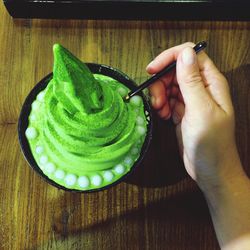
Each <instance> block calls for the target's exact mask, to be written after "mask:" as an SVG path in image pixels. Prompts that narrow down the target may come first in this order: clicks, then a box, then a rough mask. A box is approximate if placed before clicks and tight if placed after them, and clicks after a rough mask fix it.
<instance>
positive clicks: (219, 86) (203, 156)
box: [147, 43, 242, 189]
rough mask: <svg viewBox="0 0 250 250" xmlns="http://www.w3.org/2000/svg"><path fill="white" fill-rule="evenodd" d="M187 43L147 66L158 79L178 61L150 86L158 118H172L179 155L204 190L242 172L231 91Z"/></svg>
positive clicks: (208, 62)
mask: <svg viewBox="0 0 250 250" xmlns="http://www.w3.org/2000/svg"><path fill="white" fill-rule="evenodd" d="M193 46H194V44H192V43H185V44H182V45H179V46H176V47H173V48H171V49H168V50H166V51H164V52H162V53H161V54H160V55H159V56H157V57H156V58H155V59H154V60H153V61H152V62H151V63H150V64H149V65H148V67H147V71H148V73H150V74H155V73H157V72H159V71H160V70H162V69H163V68H164V67H165V66H166V65H168V64H170V63H171V62H173V61H174V60H176V61H177V65H176V72H172V73H170V74H168V75H166V76H164V77H163V78H161V79H160V80H158V81H157V82H156V83H155V84H153V85H152V86H151V87H150V93H151V96H152V97H151V98H152V99H151V100H152V105H153V107H154V108H155V109H156V110H157V111H158V114H159V115H160V117H162V118H164V119H168V118H170V117H171V116H172V119H173V122H174V123H175V124H176V133H177V139H178V143H179V149H180V153H181V155H182V156H183V161H184V165H185V167H186V170H187V172H188V173H189V175H190V176H191V177H192V178H193V179H194V180H195V181H197V183H198V185H199V186H200V187H201V189H206V188H207V187H209V186H213V185H215V186H217V185H219V183H220V182H221V181H222V180H223V179H225V178H230V177H233V176H234V175H235V174H238V173H240V172H242V169H241V168H240V167H239V166H240V164H239V156H238V153H237V149H236V143H235V138H234V110H233V105H232V102H231V98H230V93H229V87H228V83H227V80H226V79H225V77H224V76H223V75H222V74H221V73H220V72H219V70H218V69H217V68H216V66H215V65H214V64H213V62H212V61H211V59H210V58H209V57H208V56H207V55H206V53H205V52H203V51H202V52H200V53H199V54H198V55H196V54H195V52H194V50H193V49H192V47H193Z"/></svg>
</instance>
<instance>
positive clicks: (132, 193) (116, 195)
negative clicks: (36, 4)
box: [0, 3, 250, 250]
mask: <svg viewBox="0 0 250 250" xmlns="http://www.w3.org/2000/svg"><path fill="white" fill-rule="evenodd" d="M249 38H250V23H244V22H184V21H183V22H167V21H164V22H163V21H154V22H153V21H130V22H126V21H73V20H67V21H60V20H12V19H11V17H10V16H9V15H8V14H7V12H6V10H5V9H4V6H3V4H2V3H1V4H0V60H1V64H0V89H1V96H0V145H1V146H0V171H1V174H0V249H60V250H62V249H67V250H68V249H87V250H89V249H93V250H99V249H108V250H109V249H150V250H151V249H171V250H172V249H192V250H193V249H209V250H210V249H219V246H218V243H217V240H216V237H215V234H214V230H213V227H212V223H211V219H210V216H209V213H208V209H207V206H206V203H205V200H204V198H203V196H202V194H201V192H200V191H199V189H198V188H197V186H196V184H195V183H194V182H193V181H192V180H191V179H190V178H189V177H188V176H187V174H186V173H185V171H184V168H183V165H182V162H181V160H180V158H179V156H178V152H177V144H176V138H175V134H174V127H173V124H172V123H171V121H167V122H164V121H160V120H159V119H157V117H156V118H155V128H154V139H153V142H152V145H151V148H150V150H149V152H148V155H147V157H146V159H145V161H144V162H143V164H142V165H141V166H140V168H138V170H137V171H136V172H135V173H134V174H133V175H132V176H131V177H130V178H128V179H127V180H126V181H124V182H123V183H121V184H119V185H117V186H115V187H112V188H110V189H109V190H106V191H102V192H97V193H90V194H75V193H69V192H64V191H60V190H57V189H56V188H54V187H52V186H50V185H48V184H47V183H45V182H44V181H43V180H42V179H41V178H40V177H39V176H38V175H37V174H36V173H34V172H33V171H32V169H31V168H30V167H29V166H28V164H27V162H26V161H25V160H24V157H23V155H22V153H21V150H20V147H19V144H18V138H17V120H18V115H19V112H20V108H21V105H22V103H23V101H24V99H25V97H26V95H27V94H28V93H29V91H30V90H31V88H32V87H33V86H34V85H35V84H36V82H38V81H39V80H40V79H41V78H42V77H43V76H45V75H46V74H48V73H49V72H51V70H52V63H53V57H52V45H53V44H54V43H56V42H59V43H61V44H63V45H64V46H65V47H67V48H69V49H70V50H71V51H72V52H73V53H75V54H76V55H77V56H79V57H80V58H82V59H83V60H84V61H86V62H97V63H104V64H107V65H112V66H113V67H116V68H119V69H121V70H122V71H124V72H125V73H127V74H128V75H130V76H131V77H132V78H133V79H134V80H135V81H136V82H138V83H139V82H141V81H143V80H145V78H147V74H146V72H145V67H146V65H147V63H148V62H149V61H151V59H153V58H154V57H155V56H156V55H157V54H158V53H160V52H161V51H163V50H164V49H166V48H169V47H171V46H173V45H176V44H180V43H183V42H185V41H200V40H207V41H208V44H209V47H208V49H207V52H208V53H209V55H210V56H211V57H212V59H213V60H214V61H215V63H216V64H217V65H218V67H219V68H220V69H221V71H222V72H224V73H225V75H226V76H227V78H228V79H229V81H230V85H231V91H232V97H233V102H234V106H235V110H236V119H237V121H236V133H237V143H238V146H239V151H240V156H241V159H242V163H243V164H244V167H245V169H246V171H247V173H248V175H250V157H249V153H250V129H249V124H250V102H249V98H250V80H249V79H250V42H249Z"/></svg>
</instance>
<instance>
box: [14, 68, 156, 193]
mask: <svg viewBox="0 0 250 250" xmlns="http://www.w3.org/2000/svg"><path fill="white" fill-rule="evenodd" d="M85 64H86V65H87V66H88V68H89V69H90V71H91V72H92V73H93V74H101V75H105V76H109V77H111V78H113V79H115V80H117V81H119V82H121V83H122V84H124V85H125V86H126V87H128V88H129V89H130V90H134V89H135V88H136V84H135V82H134V81H133V80H132V79H131V78H130V77H129V76H127V75H126V74H125V73H123V72H122V71H120V70H118V69H116V68H113V67H111V66H107V65H104V64H98V63H85ZM52 77H53V73H49V74H48V75H46V76H45V77H44V78H42V79H41V80H40V81H39V82H38V83H37V84H36V85H35V86H34V87H33V88H32V90H31V91H30V92H29V94H28V95H27V97H26V99H25V101H24V103H23V105H22V108H21V112H20V115H19V118H18V140H19V144H20V146H21V149H22V153H23V155H24V158H25V159H26V161H27V162H28V164H29V166H30V167H31V168H32V169H33V170H35V172H36V173H37V174H38V175H39V176H40V177H41V178H42V179H43V180H45V181H46V182H47V183H49V184H50V185H52V186H54V187H56V188H58V189H61V190H64V191H68V192H76V193H92V192H98V191H102V190H106V189H109V188H111V187H112V186H115V185H117V184H119V183H121V182H122V181H124V180H125V179H126V178H127V177H128V176H130V175H131V174H132V173H133V171H134V170H135V168H137V167H138V166H139V165H140V163H141V162H142V160H143V159H144V157H145V155H146V153H147V151H148V149H149V146H150V143H151V140H152V131H153V120H152V119H153V116H152V109H151V107H150V105H149V102H148V101H147V98H146V96H145V95H144V94H143V93H140V94H139V95H140V96H141V97H142V99H143V104H144V112H145V111H147V112H148V115H147V117H148V118H149V119H147V135H146V137H145V140H144V142H143V145H142V147H141V153H140V156H139V158H138V159H137V160H136V161H135V162H134V164H133V165H132V166H131V168H130V170H129V171H128V172H127V173H126V174H124V175H123V176H121V177H120V178H119V179H118V180H116V181H115V182H112V183H111V184H108V185H106V186H104V187H100V188H95V189H89V190H78V189H70V188H67V187H65V186H62V185H60V184H58V183H57V182H55V181H53V180H52V179H50V178H49V177H48V176H47V175H45V174H44V173H43V171H42V170H41V169H40V167H39V166H38V164H37V163H36V161H35V158H34V157H33V154H32V152H31V149H30V146H29V143H28V140H27V138H26V136H25V131H26V129H27V127H28V123H29V120H28V118H29V115H30V111H31V104H32V102H33V101H34V100H35V98H36V96H37V94H38V93H39V92H41V91H42V90H44V89H45V88H46V87H47V85H48V83H49V81H50V80H51V79H52ZM147 117H146V118H147Z"/></svg>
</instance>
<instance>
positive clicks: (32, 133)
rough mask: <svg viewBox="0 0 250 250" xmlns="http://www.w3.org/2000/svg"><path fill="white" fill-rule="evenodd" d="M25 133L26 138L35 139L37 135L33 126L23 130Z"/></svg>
mask: <svg viewBox="0 0 250 250" xmlns="http://www.w3.org/2000/svg"><path fill="white" fill-rule="evenodd" d="M25 135H26V136H27V138H28V139H35V138H36V137H37V135H38V133H37V130H36V129H35V128H33V127H29V128H27V129H26V131H25Z"/></svg>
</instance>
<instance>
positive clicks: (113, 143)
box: [31, 45, 146, 176]
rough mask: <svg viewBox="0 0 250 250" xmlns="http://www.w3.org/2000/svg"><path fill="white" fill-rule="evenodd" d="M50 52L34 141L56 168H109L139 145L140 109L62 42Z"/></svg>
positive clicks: (89, 171)
mask: <svg viewBox="0 0 250 250" xmlns="http://www.w3.org/2000/svg"><path fill="white" fill-rule="evenodd" d="M53 51H54V59H55V61H54V69H53V78H52V80H51V81H50V82H49V84H48V86H47V87H46V89H45V94H44V98H43V103H42V105H41V106H40V111H39V115H38V117H39V119H38V121H34V122H33V123H34V127H36V129H37V130H38V134H39V140H38V142H36V144H39V145H43V148H44V151H45V152H46V155H47V156H48V159H49V161H50V162H52V163H53V164H55V165H56V167H58V166H59V167H60V169H61V170H63V171H65V172H70V173H73V174H74V175H77V176H81V175H83V174H89V175H91V174H94V173H96V172H98V171H104V170H109V169H112V168H113V167H114V166H116V165H117V164H119V163H121V162H122V161H123V160H124V158H125V156H127V155H128V154H129V152H130V151H131V149H132V148H133V146H135V145H138V141H140V138H141V137H142V134H143V133H140V129H139V132H138V127H139V128H140V127H141V128H145V127H146V125H145V124H146V122H145V124H144V125H143V126H144V127H143V126H142V124H141V123H142V122H140V124H139V125H138V123H137V122H136V119H137V116H138V113H136V112H135V110H136V109H137V112H138V107H135V106H134V105H133V103H125V102H124V101H123V99H122V97H121V95H120V94H118V93H117V82H116V81H115V80H113V79H111V78H109V77H106V76H100V75H95V76H94V75H93V74H92V73H91V72H90V71H89V69H88V68H87V66H86V65H84V64H83V63H82V62H81V61H80V60H79V59H77V58H76V57H75V56H73V55H72V54H71V53H70V52H69V51H67V50H66V49H65V48H63V47H62V46H61V45H54V48H53ZM124 88H125V87H124ZM141 105H143V104H142V103H141ZM141 109H143V107H141ZM32 112H33V111H32ZM142 112H143V111H142ZM143 115H144V114H143ZM143 119H144V120H145V117H143ZM142 132H143V131H142ZM144 137H145V134H144V135H143V138H144ZM142 142H143V141H142ZM141 144H142V143H141ZM140 146H141V145H140ZM32 147H35V144H34V146H33V144H32V143H31V148H32ZM33 151H34V150H33ZM139 153H140V152H139ZM137 157H138V156H137ZM137 157H136V158H137ZM35 158H36V157H35ZM38 161H39V159H38ZM130 164H131V163H130Z"/></svg>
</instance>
